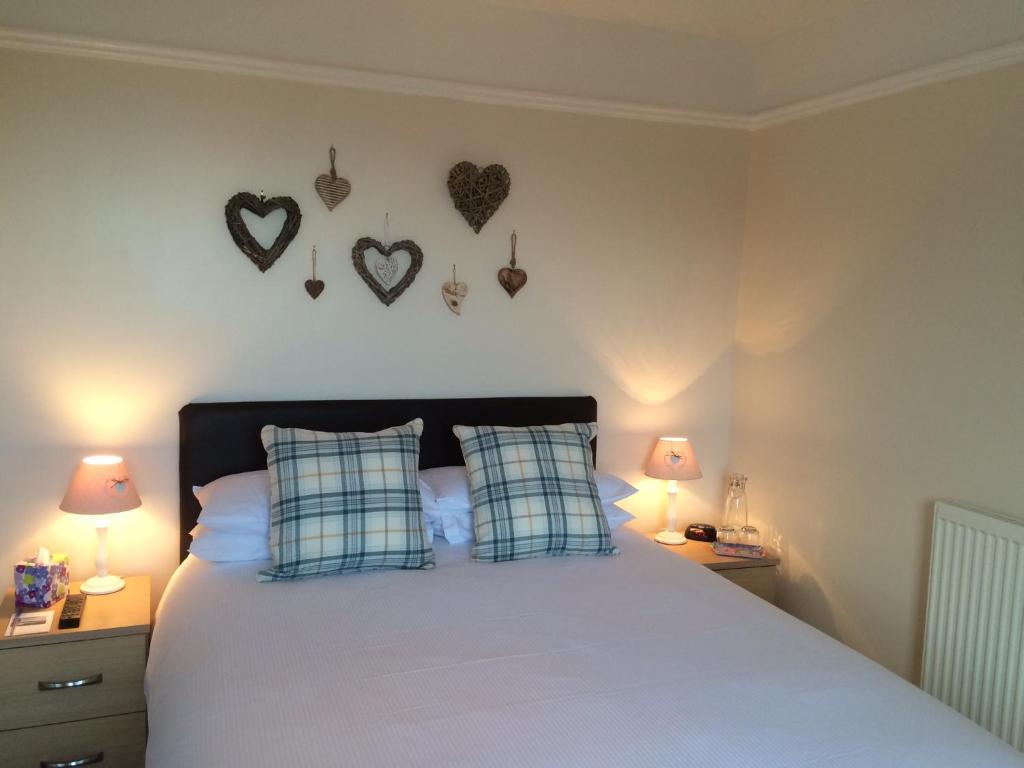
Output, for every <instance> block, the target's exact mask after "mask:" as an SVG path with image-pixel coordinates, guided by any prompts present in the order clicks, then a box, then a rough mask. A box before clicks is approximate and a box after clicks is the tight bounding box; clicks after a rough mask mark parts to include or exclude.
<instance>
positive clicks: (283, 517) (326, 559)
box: [259, 419, 434, 581]
mask: <svg viewBox="0 0 1024 768" xmlns="http://www.w3.org/2000/svg"><path fill="white" fill-rule="evenodd" d="M422 431H423V421H422V420H420V419H415V420H414V421H410V422H409V423H408V424H406V425H404V426H401V427H392V428H391V429H385V430H383V431H381V432H374V433H365V432H340V433H333V432H311V431H309V430H306V429H289V428H284V427H275V426H267V427H264V428H263V430H262V432H261V433H260V434H261V436H262V438H263V446H264V447H265V448H266V449H267V469H268V470H270V553H271V556H272V557H273V560H274V567H273V568H270V569H268V570H264V571H260V573H259V580H260V581H276V580H279V579H297V578H303V577H305V576H320V575H323V574H328V573H349V572H351V571H366V570H371V569H376V568H432V567H433V565H434V551H433V550H432V549H431V547H430V544H429V542H428V541H427V534H426V531H425V530H424V527H423V507H422V503H421V501H420V490H419V485H418V483H417V469H418V466H419V457H420V433H421V432H422Z"/></svg>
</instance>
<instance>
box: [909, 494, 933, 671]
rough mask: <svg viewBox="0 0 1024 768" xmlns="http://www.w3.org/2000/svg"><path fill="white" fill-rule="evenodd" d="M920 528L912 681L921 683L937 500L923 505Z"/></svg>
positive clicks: (920, 513)
mask: <svg viewBox="0 0 1024 768" xmlns="http://www.w3.org/2000/svg"><path fill="white" fill-rule="evenodd" d="M918 517H919V523H918V530H919V534H918V535H919V536H920V539H919V540H920V542H921V552H922V553H923V555H924V557H923V560H922V562H923V563H924V567H922V568H921V570H920V571H919V572H918V576H917V610H916V611H915V612H914V635H913V637H914V647H913V657H912V658H913V659H914V672H913V677H912V678H911V682H913V683H914V684H915V685H919V684H920V682H921V662H922V660H923V659H924V628H925V619H926V617H927V613H928V580H929V576H930V572H931V560H932V528H933V527H934V523H935V500H934V499H933V500H932V501H929V502H927V503H926V504H923V505H922V506H921V509H920V510H919V513H918Z"/></svg>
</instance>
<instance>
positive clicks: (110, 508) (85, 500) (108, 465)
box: [60, 456, 142, 515]
mask: <svg viewBox="0 0 1024 768" xmlns="http://www.w3.org/2000/svg"><path fill="white" fill-rule="evenodd" d="M141 505H142V500H141V499H140V498H139V494H138V492H137V491H136V490H135V483H133V482H132V479H131V476H130V475H129V474H128V468H127V467H126V466H125V464H124V459H122V458H121V457H120V456H88V457H86V458H85V459H83V460H82V462H81V463H80V464H79V465H78V468H77V469H76V470H75V474H74V475H73V476H72V478H71V482H70V483H69V484H68V490H67V493H65V494H64V500H63V501H62V502H61V503H60V508H61V509H62V510H64V511H65V512H71V513H73V514H76V515H109V514H112V513H114V512H125V511H127V510H129V509H135V508H136V507H139V506H141Z"/></svg>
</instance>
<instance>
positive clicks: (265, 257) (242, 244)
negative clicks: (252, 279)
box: [224, 191, 302, 272]
mask: <svg viewBox="0 0 1024 768" xmlns="http://www.w3.org/2000/svg"><path fill="white" fill-rule="evenodd" d="M279 209H280V210H283V211H284V212H285V220H284V224H283V225H282V226H281V231H280V232H279V233H278V235H277V237H276V238H275V239H274V242H273V244H272V245H271V246H270V247H269V248H264V247H263V246H262V245H260V243H259V241H258V240H257V239H256V238H255V237H253V235H252V232H250V231H249V228H248V227H247V226H246V225H245V221H244V220H243V219H242V211H243V210H246V211H249V213H253V214H256V215H257V216H259V217H260V218H261V219H263V218H266V216H267V214H270V213H273V212H274V211H276V210H279ZM224 219H225V221H226V222H227V225H228V233H229V234H230V235H231V239H232V240H234V241H235V245H237V246H238V248H239V250H240V251H241V252H242V253H244V254H245V255H246V256H248V257H249V260H250V261H251V262H252V263H253V264H255V265H256V266H257V267H259V270H260V272H266V271H267V270H268V269H270V268H271V267H272V266H274V262H275V261H277V260H278V259H279V258H280V256H281V254H282V253H284V249H285V248H287V247H288V245H289V244H290V243H291V241H292V240H293V239H294V238H295V235H296V234H297V233H298V231H299V224H300V223H301V222H302V213H301V211H299V204H298V203H296V202H295V201H294V200H292V199H291V198H290V197H271V198H270V199H267V197H266V195H264V194H263V192H262V191H261V192H260V196H259V197H256V195H254V194H252V193H251V192H239V193H238V194H237V195H234V196H232V198H231V199H230V200H228V203H227V205H225V206H224Z"/></svg>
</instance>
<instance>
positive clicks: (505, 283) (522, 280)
mask: <svg viewBox="0 0 1024 768" xmlns="http://www.w3.org/2000/svg"><path fill="white" fill-rule="evenodd" d="M498 282H499V283H501V287H502V288H504V289H505V292H506V293H507V294H508V297H509V298H510V299H514V298H515V296H516V294H517V293H519V289H520V288H522V287H523V286H524V285H526V270H525V269H517V268H516V233H515V230H512V258H511V259H509V266H507V267H502V268H501V269H499V270H498Z"/></svg>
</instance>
